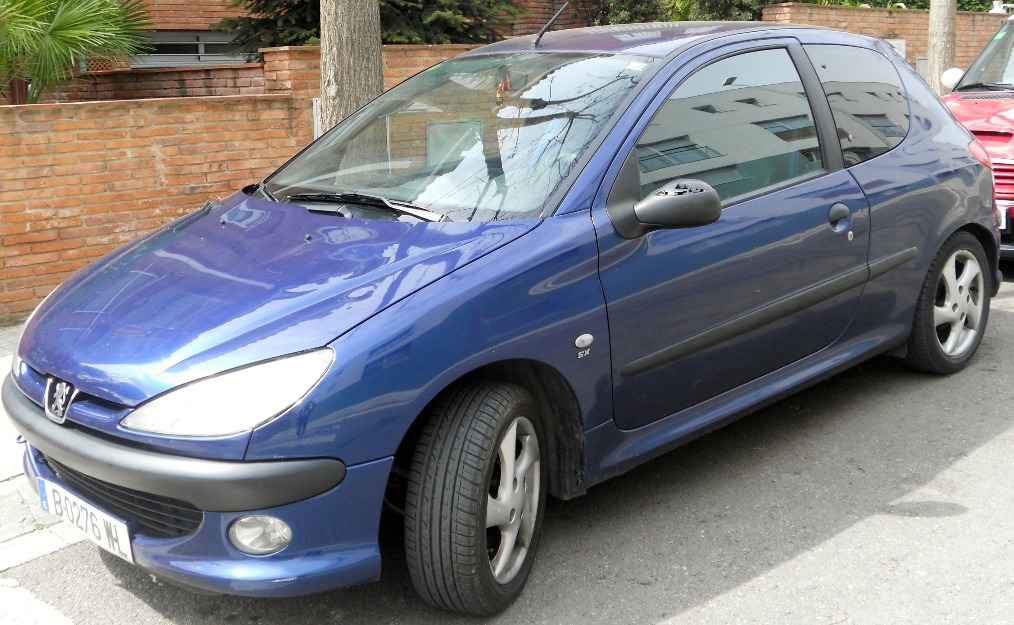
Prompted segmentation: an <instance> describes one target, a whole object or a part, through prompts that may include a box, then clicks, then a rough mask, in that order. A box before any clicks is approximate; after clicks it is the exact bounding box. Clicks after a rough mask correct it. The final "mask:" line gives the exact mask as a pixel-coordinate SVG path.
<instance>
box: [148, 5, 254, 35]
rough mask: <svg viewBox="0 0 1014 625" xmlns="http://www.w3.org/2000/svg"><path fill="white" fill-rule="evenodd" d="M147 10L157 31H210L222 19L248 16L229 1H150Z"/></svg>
mask: <svg viewBox="0 0 1014 625" xmlns="http://www.w3.org/2000/svg"><path fill="white" fill-rule="evenodd" d="M147 9H148V15H150V16H151V18H152V21H153V22H154V24H153V26H154V29H155V30H210V29H211V25H212V24H217V23H218V21H219V20H221V19H222V18H225V17H239V16H240V15H245V14H246V11H244V10H243V9H242V8H237V7H233V6H231V5H230V4H229V0H148V2H147Z"/></svg>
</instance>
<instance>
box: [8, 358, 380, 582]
mask: <svg viewBox="0 0 1014 625" xmlns="http://www.w3.org/2000/svg"><path fill="white" fill-rule="evenodd" d="M2 401H3V404H4V407H5V409H6V410H7V412H8V414H9V415H10V416H11V420H12V422H13V423H14V426H15V429H16V430H18V432H19V433H20V434H21V435H22V436H23V437H24V438H25V439H27V440H28V443H29V444H28V446H27V450H26V454H25V473H26V475H27V477H28V478H29V479H30V480H31V481H32V483H33V484H37V478H43V479H46V480H49V481H51V482H55V483H58V484H60V485H61V487H63V488H65V489H66V490H68V491H70V492H72V493H73V494H75V495H76V496H78V497H80V498H81V499H83V500H86V501H88V502H89V503H91V504H92V505H95V506H96V507H98V508H101V509H103V510H105V511H106V512H107V513H109V514H111V515H112V516H114V517H118V518H120V519H122V520H123V521H125V522H126V523H127V526H128V528H129V529H130V534H131V545H132V548H133V554H134V560H135V562H136V563H137V565H139V566H140V567H142V568H144V569H146V570H148V571H149V572H151V573H153V574H154V575H156V576H158V577H161V578H164V579H165V580H167V581H169V582H171V583H175V584H177V585H180V586H183V587H187V588H191V589H193V590H200V591H206V592H214V593H226V594H236V595H247V596H264V597H285V596H298V595H304V594H310V593H314V592H320V591H324V590H329V589H333V588H339V587H345V586H352V585H355V584H359V583H364V582H368V581H373V580H376V579H377V578H379V576H380V549H379V546H378V544H377V528H378V526H379V522H380V512H381V508H382V504H383V495H384V489H385V487H386V484H387V478H388V474H389V472H390V468H391V464H392V463H393V458H384V459H381V460H377V461H374V462H368V463H364V464H361V465H356V466H353V467H348V468H346V467H345V466H344V465H342V464H341V463H340V462H338V461H337V460H334V459H327V458H322V459H309V460H283V461H275V462H225V461H214V460H203V459H197V458H184V457H179V456H171V455H168V454H163V453H157V452H151V451H147V450H143V449H137V448H133V447H128V446H125V445H120V444H118V443H116V442H115V441H111V440H108V439H104V438H98V437H95V436H93V435H91V434H89V433H88V432H87V431H84V430H81V429H76V428H74V427H68V426H61V425H57V424H55V423H52V422H50V421H49V420H48V419H47V418H46V417H45V415H44V413H43V411H42V409H41V408H40V407H39V406H37V405H35V404H34V402H32V401H31V400H29V399H28V398H27V397H25V396H24V395H23V394H22V393H21V392H20V391H19V390H18V389H17V387H16V386H15V385H14V383H13V381H12V380H11V378H10V377H9V376H8V377H7V379H6V380H5V381H4V384H3V389H2ZM53 462H55V463H58V465H57V466H63V467H65V468H69V469H72V470H73V471H74V472H76V473H78V474H81V475H84V476H86V477H87V478H89V479H94V480H97V481H99V482H101V483H103V484H108V485H110V486H115V487H118V488H125V489H131V490H136V491H144V492H146V493H151V494H153V495H156V496H158V497H164V498H171V499H173V500H179V501H182V502H185V503H187V504H190V505H192V506H193V507H194V508H197V509H198V510H200V512H201V514H202V517H201V520H200V523H199V525H198V526H197V528H196V529H195V530H193V531H192V532H189V533H187V534H185V535H182V536H175V537H165V536H154V535H150V534H149V533H148V531H147V530H146V528H145V526H144V525H143V524H142V523H141V522H139V521H138V520H136V519H131V518H125V515H124V514H122V513H121V514H118V513H117V512H116V511H114V510H112V509H110V506H108V505H103V502H102V500H97V499H96V498H95V497H91V496H89V494H88V493H87V492H83V491H82V490H81V489H80V488H76V487H75V486H74V484H72V483H71V482H68V481H66V480H63V479H61V478H60V476H59V475H58V474H57V473H58V472H59V470H57V471H54V465H53V464H52V463H53ZM248 514H266V515H271V516H275V517H278V518H280V519H282V520H283V521H285V522H286V523H287V524H288V525H289V526H290V527H291V528H292V531H293V538H292V542H291V543H290V544H289V545H288V546H286V547H285V548H284V549H282V550H281V551H279V552H278V553H275V554H272V555H270V556H250V555H247V554H244V553H242V552H240V551H239V550H237V549H236V548H235V547H233V545H232V544H231V543H230V542H229V539H228V530H229V526H230V525H231V524H232V523H233V521H235V520H236V519H237V518H239V517H241V516H245V515H248Z"/></svg>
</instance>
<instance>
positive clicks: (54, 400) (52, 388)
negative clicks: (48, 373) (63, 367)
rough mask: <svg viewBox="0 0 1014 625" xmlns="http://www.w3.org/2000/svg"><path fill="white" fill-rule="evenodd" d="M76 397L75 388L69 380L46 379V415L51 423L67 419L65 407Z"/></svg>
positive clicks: (68, 406)
mask: <svg viewBox="0 0 1014 625" xmlns="http://www.w3.org/2000/svg"><path fill="white" fill-rule="evenodd" d="M75 397H77V389H75V388H74V385H72V384H71V383H70V382H64V381H63V380H57V379H55V378H49V379H48V380H46V416H47V417H49V420H50V421H52V422H53V423H61V424H62V423H63V422H64V421H66V420H67V409H68V408H70V404H71V402H72V401H74V398H75Z"/></svg>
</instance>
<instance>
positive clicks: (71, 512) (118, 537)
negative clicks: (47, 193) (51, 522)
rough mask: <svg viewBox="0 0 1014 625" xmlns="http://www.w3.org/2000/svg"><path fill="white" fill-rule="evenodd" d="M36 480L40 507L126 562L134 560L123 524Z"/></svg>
mask: <svg viewBox="0 0 1014 625" xmlns="http://www.w3.org/2000/svg"><path fill="white" fill-rule="evenodd" d="M38 479H39V499H40V500H41V503H42V509H43V510H45V511H46V512H48V513H50V514H53V515H56V516H58V517H60V518H61V519H63V520H64V521H66V522H67V523H69V524H71V525H72V526H74V527H76V528H77V529H78V531H80V532H81V533H82V534H83V535H84V536H85V537H86V538H88V539H89V540H91V541H92V542H93V543H95V544H96V545H98V546H99V547H102V548H103V549H105V550H106V551H108V552H109V553H111V554H113V555H115V556H119V557H121V558H123V559H124V560H126V561H127V562H133V561H134V554H133V552H132V551H131V548H130V533H129V532H128V531H127V524H126V523H124V522H123V521H119V520H117V519H115V518H113V517H111V516H109V515H108V514H106V513H105V512H103V511H102V510H99V509H98V508H96V507H95V506H93V505H92V504H90V503H88V502H86V501H83V500H82V499H81V498H80V497H78V496H77V495H74V494H71V493H68V492H67V491H66V490H64V489H63V487H62V486H60V485H59V484H54V483H53V482H50V481H48V480H44V479H42V478H38Z"/></svg>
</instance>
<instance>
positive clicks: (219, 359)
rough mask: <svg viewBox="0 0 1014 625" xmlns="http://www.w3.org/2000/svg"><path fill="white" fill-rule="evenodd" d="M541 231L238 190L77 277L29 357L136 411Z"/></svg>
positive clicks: (303, 341) (352, 319)
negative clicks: (412, 217) (368, 212)
mask: <svg viewBox="0 0 1014 625" xmlns="http://www.w3.org/2000/svg"><path fill="white" fill-rule="evenodd" d="M538 223H539V221H538V220H524V221H509V222H494V223H454V222H447V223H418V222H411V223H409V222H401V221H383V220H360V219H348V218H344V217H340V216H337V215H329V214H319V213H311V212H309V211H308V210H307V209H306V208H304V207H302V206H297V205H292V204H280V203H274V202H268V201H262V200H258V199H255V198H251V197H248V196H246V195H244V194H236V195H234V196H232V197H230V198H229V199H227V200H226V201H225V202H223V203H222V204H221V205H220V206H218V207H216V208H212V209H210V210H205V211H199V212H198V213H195V214H193V215H191V216H189V217H186V218H184V219H182V220H180V221H177V222H175V223H174V224H170V225H169V226H168V227H166V228H163V229H161V230H159V231H156V232H155V233H153V234H151V235H148V236H147V237H144V238H142V239H140V240H138V241H137V242H135V243H133V244H131V245H129V246H127V247H125V248H122V249H121V250H118V251H117V252H114V253H113V254H110V255H109V256H107V257H106V258H104V259H102V260H100V261H99V262H98V263H96V264H94V265H91V266H89V267H86V268H85V269H83V270H81V271H79V272H78V273H77V274H75V275H74V276H73V277H72V278H71V279H70V280H69V281H68V282H67V283H66V284H64V285H63V286H61V287H60V288H59V289H57V291H55V292H54V294H53V296H51V297H50V298H49V299H48V300H47V301H46V302H44V303H43V305H42V306H41V307H40V308H39V311H38V313H36V315H35V316H34V317H33V318H32V320H31V322H30V323H29V325H28V327H27V328H26V331H25V338H24V340H23V341H22V349H23V350H25V351H24V353H23V356H24V359H25V361H26V362H27V363H28V364H29V365H31V366H32V367H33V368H35V369H36V370H37V371H39V372H40V373H42V374H45V375H52V376H55V377H58V378H61V379H64V380H67V381H69V382H71V383H73V384H74V385H75V386H76V387H77V389H78V390H79V391H81V392H84V393H88V394H90V395H93V396H96V397H99V398H102V399H105V400H108V401H113V402H116V403H119V404H125V405H128V406H133V405H137V404H138V403H140V402H142V401H144V400H146V399H148V398H150V397H153V396H155V395H157V394H159V393H161V392H163V391H166V390H168V389H170V388H173V387H176V386H179V385H180V384H185V383H187V382H191V381H193V380H196V379H200V378H202V377H206V376H208V375H213V374H215V373H219V372H221V371H225V370H228V369H232V368H234V367H238V366H242V365H245V364H248V363H253V362H258V361H261V360H265V359H269V358H273V357H277V356H281V355H285V354H290V353H294V352H299V351H303V350H308V349H313V348H317V347H321V346H323V345H326V344H328V343H329V342H331V341H332V340H334V339H335V338H336V337H338V336H340V335H341V334H343V333H345V332H346V331H348V330H349V329H351V328H352V327H354V326H356V325H357V324H360V323H362V322H363V321H364V320H366V319H368V318H369V317H370V316H371V315H373V314H375V313H376V312H378V311H379V310H382V309H384V308H386V307H388V306H390V305H392V304H393V303H395V302H397V301H399V300H401V299H403V298H404V297H406V296H407V295H409V294H411V293H413V292H415V291H417V290H419V289H421V288H423V287H425V286H426V285H428V284H431V283H433V282H434V281H436V280H439V279H440V278H442V277H443V276H446V275H447V274H449V273H451V272H452V271H454V270H455V269H457V268H459V267H461V266H463V265H465V264H466V263H469V262H471V261H472V260H474V259H475V258H478V257H479V256H482V255H483V254H486V253H488V252H490V251H491V250H493V249H496V248H497V247H499V246H502V245H504V244H506V243H508V242H510V241H512V240H514V239H516V238H518V237H520V236H522V235H523V234H525V233H526V232H528V231H530V230H531V229H532V228H534V227H535V226H536V225H537V224H538ZM420 314H423V313H422V312H421V313H420Z"/></svg>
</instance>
